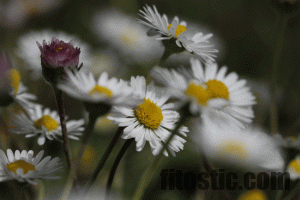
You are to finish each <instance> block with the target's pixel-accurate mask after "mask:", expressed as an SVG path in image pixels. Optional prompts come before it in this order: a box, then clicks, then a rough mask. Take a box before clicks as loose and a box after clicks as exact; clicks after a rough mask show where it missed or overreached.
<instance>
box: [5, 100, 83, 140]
mask: <svg viewBox="0 0 300 200" xmlns="http://www.w3.org/2000/svg"><path fill="white" fill-rule="evenodd" d="M27 112H28V116H27V115H26V114H25V113H21V114H17V115H15V116H14V118H13V120H12V121H11V124H12V126H13V127H14V128H12V129H10V131H11V132H13V133H17V134H25V135H26V137H27V138H29V137H35V136H37V137H38V140H37V142H38V144H39V145H43V144H44V143H45V141H46V138H47V139H49V140H53V139H56V140H60V139H59V137H61V136H62V132H61V126H60V120H59V115H58V113H57V112H56V111H51V110H50V109H49V108H45V109H42V106H41V105H38V104H36V105H35V106H34V107H33V108H32V109H27ZM83 125H84V120H83V119H81V120H70V121H67V124H66V126H67V130H68V137H69V138H70V139H74V140H79V138H78V136H80V135H82V132H83V131H84V127H82V126H83Z"/></svg>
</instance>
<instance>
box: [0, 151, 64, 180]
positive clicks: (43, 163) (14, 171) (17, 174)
mask: <svg viewBox="0 0 300 200" xmlns="http://www.w3.org/2000/svg"><path fill="white" fill-rule="evenodd" d="M43 154H44V151H40V152H39V153H38V154H37V156H36V157H33V151H32V150H30V151H28V152H27V151H25V150H23V151H22V152H20V151H19V150H16V151H15V154H14V153H13V152H12V150H11V149H8V150H7V156H6V155H5V153H4V152H3V151H2V150H0V164H1V170H0V181H7V180H13V179H15V180H18V181H20V182H28V183H31V184H35V181H34V180H35V179H59V178H60V177H59V176H55V174H56V173H57V172H58V171H59V170H60V169H61V168H62V166H61V163H60V160H59V158H58V157H56V158H53V159H52V160H51V156H47V157H46V158H44V159H43V160H42V157H43Z"/></svg>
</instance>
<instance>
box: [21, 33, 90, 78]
mask: <svg viewBox="0 0 300 200" xmlns="http://www.w3.org/2000/svg"><path fill="white" fill-rule="evenodd" d="M53 37H56V38H57V39H59V40H62V41H65V42H66V43H69V42H71V41H72V43H73V45H74V46H75V47H80V50H81V53H80V56H79V60H80V63H83V66H84V67H86V66H88V67H89V66H90V65H91V52H90V47H89V46H88V45H87V44H86V43H84V42H82V41H81V40H80V39H79V38H78V37H77V36H75V35H69V34H67V33H65V32H63V31H52V30H42V31H31V32H28V33H26V34H24V35H22V36H21V37H19V39H18V40H17V49H16V54H17V55H18V56H19V57H20V58H22V59H23V60H24V61H25V63H26V65H25V67H26V68H28V69H29V70H30V71H31V78H32V79H34V80H37V79H39V78H41V77H42V66H41V51H40V49H39V47H38V46H37V45H36V42H39V43H40V44H42V43H43V41H44V40H45V41H51V40H52V38H53Z"/></svg>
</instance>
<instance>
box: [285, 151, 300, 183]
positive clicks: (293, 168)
mask: <svg viewBox="0 0 300 200" xmlns="http://www.w3.org/2000/svg"><path fill="white" fill-rule="evenodd" d="M287 172H288V173H289V174H290V178H291V180H293V181H294V180H296V179H299V178H300V156H299V155H298V156H297V157H296V158H295V159H294V160H292V161H291V162H290V163H289V165H288V167H287Z"/></svg>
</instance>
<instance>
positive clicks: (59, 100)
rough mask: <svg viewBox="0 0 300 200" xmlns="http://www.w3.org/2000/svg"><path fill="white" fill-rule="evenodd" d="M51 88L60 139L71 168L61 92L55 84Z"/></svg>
mask: <svg viewBox="0 0 300 200" xmlns="http://www.w3.org/2000/svg"><path fill="white" fill-rule="evenodd" d="M53 90H54V93H55V97H56V104H57V109H58V114H59V118H60V126H61V132H62V139H63V143H64V151H65V155H66V159H67V163H68V167H69V169H72V167H73V166H72V164H73V163H72V155H71V148H70V143H69V139H68V133H67V126H66V116H65V108H64V101H63V93H62V91H61V90H59V89H57V88H56V86H54V85H53Z"/></svg>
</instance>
